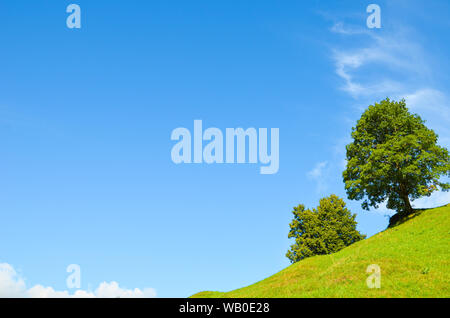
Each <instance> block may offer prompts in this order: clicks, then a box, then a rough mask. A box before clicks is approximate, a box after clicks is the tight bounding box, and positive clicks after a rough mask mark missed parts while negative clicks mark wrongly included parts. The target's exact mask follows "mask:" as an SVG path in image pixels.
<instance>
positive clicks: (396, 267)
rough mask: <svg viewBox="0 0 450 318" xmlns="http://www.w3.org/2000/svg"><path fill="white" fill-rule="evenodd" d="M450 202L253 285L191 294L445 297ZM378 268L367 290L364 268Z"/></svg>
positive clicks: (449, 280) (449, 273)
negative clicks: (376, 284)
mask: <svg viewBox="0 0 450 318" xmlns="http://www.w3.org/2000/svg"><path fill="white" fill-rule="evenodd" d="M449 217H450V204H449V205H447V206H445V207H440V208H435V209H429V210H421V211H418V212H416V213H415V214H414V215H412V216H410V217H409V218H408V219H407V220H405V221H404V222H403V223H402V224H399V225H397V226H395V227H393V228H389V229H387V230H385V231H383V232H380V233H378V234H376V235H374V236H372V237H370V238H368V239H366V240H363V241H360V242H357V243H355V244H353V245H351V246H349V247H347V248H345V249H343V250H341V251H339V252H337V253H335V254H331V255H323V256H315V257H311V258H308V259H305V260H303V261H300V262H298V263H295V264H293V265H291V266H289V267H287V268H286V269H284V270H282V271H280V272H278V273H277V274H275V275H273V276H271V277H269V278H266V279H264V280H262V281H260V282H258V283H256V284H253V285H250V286H248V287H244V288H241V289H237V290H233V291H230V292H225V293H222V292H201V293H198V294H195V295H193V296H192V297H205V298H206V297H231V298H235V297H237V298H241V297H257V298H259V297H450V250H449V247H450V244H449V243H450V220H449ZM370 264H377V265H379V267H380V268H381V288H379V289H375V288H374V289H369V288H368V287H367V285H366V279H367V277H368V276H369V275H370V274H368V273H366V269H367V267H368V266H369V265H370Z"/></svg>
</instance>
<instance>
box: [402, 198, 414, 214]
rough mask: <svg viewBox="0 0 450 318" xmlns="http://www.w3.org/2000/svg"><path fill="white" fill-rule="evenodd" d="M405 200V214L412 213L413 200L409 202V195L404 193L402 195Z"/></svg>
mask: <svg viewBox="0 0 450 318" xmlns="http://www.w3.org/2000/svg"><path fill="white" fill-rule="evenodd" d="M402 199H403V202H405V214H406V215H409V214H411V213H413V208H412V206H411V202H409V197H408V195H407V194H404V195H403V196H402Z"/></svg>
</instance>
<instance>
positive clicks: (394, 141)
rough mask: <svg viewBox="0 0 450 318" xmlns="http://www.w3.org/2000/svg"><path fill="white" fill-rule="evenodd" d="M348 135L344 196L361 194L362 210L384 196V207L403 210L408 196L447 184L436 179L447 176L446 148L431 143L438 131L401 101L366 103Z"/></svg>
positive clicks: (428, 192)
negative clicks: (428, 125) (368, 104)
mask: <svg viewBox="0 0 450 318" xmlns="http://www.w3.org/2000/svg"><path fill="white" fill-rule="evenodd" d="M352 138H353V142H351V143H350V144H348V145H347V147H346V148H347V168H346V170H345V171H344V173H343V178H344V182H345V189H346V191H347V195H348V198H349V199H351V200H362V199H363V198H364V199H365V200H364V202H363V203H362V207H363V208H364V209H366V210H369V207H370V206H372V207H375V208H377V207H378V205H379V204H380V203H382V202H384V201H386V200H387V208H388V209H393V210H396V211H397V212H399V213H405V214H409V213H411V212H412V211H413V209H412V206H411V203H410V199H411V200H414V199H417V198H419V197H422V196H429V195H431V193H432V192H434V191H436V190H438V189H439V188H440V189H441V190H443V191H447V190H449V189H450V184H448V183H445V182H441V181H440V179H441V177H442V176H450V158H449V152H448V150H447V149H446V148H444V147H440V146H439V145H437V140H438V136H437V135H436V134H435V132H434V131H433V130H431V129H429V128H427V127H426V126H425V122H424V120H422V119H421V118H420V116H419V115H417V114H411V113H410V112H409V110H408V108H407V107H406V103H405V100H401V101H399V102H396V101H391V100H390V99H389V98H387V99H385V100H383V101H381V102H380V103H375V105H371V106H369V107H368V109H367V110H366V111H365V112H364V113H363V114H362V116H361V118H360V119H359V120H358V122H357V124H356V127H354V128H353V129H352Z"/></svg>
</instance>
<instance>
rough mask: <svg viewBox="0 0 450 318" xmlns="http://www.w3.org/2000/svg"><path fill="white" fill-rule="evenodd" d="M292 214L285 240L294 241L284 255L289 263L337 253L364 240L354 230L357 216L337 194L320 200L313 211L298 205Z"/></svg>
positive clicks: (363, 236)
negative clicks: (293, 239)
mask: <svg viewBox="0 0 450 318" xmlns="http://www.w3.org/2000/svg"><path fill="white" fill-rule="evenodd" d="M292 213H293V214H294V219H293V220H292V222H291V223H290V224H289V226H290V231H289V235H288V237H289V238H295V244H293V245H291V248H290V250H289V251H288V252H287V253H286V257H287V258H289V260H290V261H291V262H292V263H295V262H298V261H300V260H302V259H304V258H307V257H310V256H314V255H323V254H331V253H334V252H337V251H339V250H341V249H343V248H344V247H346V246H348V245H350V244H352V243H354V242H357V241H359V240H362V239H364V238H365V235H362V234H361V233H359V232H358V231H357V230H356V224H357V223H356V221H355V217H356V215H355V214H352V213H351V212H350V210H348V209H347V208H346V205H345V202H344V201H343V200H342V199H341V198H339V197H338V196H336V195H330V196H329V197H327V198H323V199H321V200H320V204H319V206H318V207H317V208H316V209H312V210H309V209H305V206H304V205H303V204H300V205H298V206H296V207H294V210H293V211H292Z"/></svg>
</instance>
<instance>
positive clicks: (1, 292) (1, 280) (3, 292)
mask: <svg viewBox="0 0 450 318" xmlns="http://www.w3.org/2000/svg"><path fill="white" fill-rule="evenodd" d="M25 291H26V288H25V281H24V280H23V279H22V278H21V277H20V276H19V275H18V274H17V272H16V271H15V270H14V268H13V267H12V266H11V265H9V264H7V263H0V297H2V298H4V297H21V296H22V295H24V293H25Z"/></svg>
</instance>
